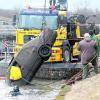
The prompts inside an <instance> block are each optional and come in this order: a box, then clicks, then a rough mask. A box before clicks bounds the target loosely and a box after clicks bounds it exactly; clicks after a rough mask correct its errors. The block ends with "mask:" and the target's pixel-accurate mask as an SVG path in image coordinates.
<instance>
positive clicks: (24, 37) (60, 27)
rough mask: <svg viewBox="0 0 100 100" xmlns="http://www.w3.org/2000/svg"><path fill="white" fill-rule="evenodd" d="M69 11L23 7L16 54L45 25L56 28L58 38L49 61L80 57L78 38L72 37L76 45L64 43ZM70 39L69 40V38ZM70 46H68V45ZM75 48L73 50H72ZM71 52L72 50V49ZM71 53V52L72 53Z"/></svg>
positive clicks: (20, 14) (20, 15)
mask: <svg viewBox="0 0 100 100" xmlns="http://www.w3.org/2000/svg"><path fill="white" fill-rule="evenodd" d="M66 22H67V13H66V11H57V10H53V11H52V12H51V11H50V10H49V9H42V8H41V9H40V8H35V9H23V10H21V11H20V13H19V21H18V29H17V31H16V47H15V48H14V52H15V54H16V53H17V52H18V51H19V50H20V49H21V48H22V46H23V45H24V44H25V43H26V42H28V41H30V40H31V39H33V38H35V37H37V36H39V35H40V33H41V30H42V28H43V25H44V24H45V25H46V27H48V28H50V29H52V30H55V31H56V32H57V38H56V41H55V43H54V46H53V48H52V55H51V57H50V58H49V60H48V61H47V62H62V61H67V62H68V61H71V60H70V56H71V57H76V58H77V57H78V56H79V51H78V50H77V48H76V47H77V43H76V42H77V39H76V38H75V40H73V39H70V40H71V42H73V43H74V44H75V45H73V44H72V46H70V44H69V43H68V42H67V43H68V44H66V45H65V46H64V45H63V44H64V40H68V39H67V36H68V34H67V24H66ZM75 34H76V37H77V38H79V37H80V29H79V26H78V25H76V29H75ZM68 41H69V40H68ZM66 46H68V47H66ZM72 49H73V50H72ZM69 50H70V51H71V52H70V51H69ZM70 53H71V54H70Z"/></svg>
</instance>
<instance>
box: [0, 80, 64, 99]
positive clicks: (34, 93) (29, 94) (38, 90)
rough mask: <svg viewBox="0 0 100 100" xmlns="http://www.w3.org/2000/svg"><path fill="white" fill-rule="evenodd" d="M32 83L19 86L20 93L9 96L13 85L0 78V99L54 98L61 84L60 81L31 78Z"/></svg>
mask: <svg viewBox="0 0 100 100" xmlns="http://www.w3.org/2000/svg"><path fill="white" fill-rule="evenodd" d="M31 83H32V85H27V86H23V87H20V92H21V94H22V95H19V96H11V94H10V93H9V92H10V91H12V90H13V87H9V86H8V85H7V84H6V82H5V81H1V80H0V100H54V99H55V97H56V96H57V95H58V94H59V91H60V88H61V86H62V85H63V82H62V81H58V82H57V81H52V80H51V81H46V80H36V79H35V80H33V81H32V82H31Z"/></svg>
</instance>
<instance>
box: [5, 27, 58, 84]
mask: <svg viewBox="0 0 100 100" xmlns="http://www.w3.org/2000/svg"><path fill="white" fill-rule="evenodd" d="M56 37H57V33H56V32H55V31H53V30H50V29H48V28H45V29H44V30H43V31H42V32H41V34H40V36H38V37H36V38H34V39H32V40H31V41H29V42H27V43H26V44H25V45H24V46H23V48H22V49H21V50H20V51H19V53H18V54H17V55H16V56H15V57H13V58H12V60H11V62H10V63H9V67H8V69H7V73H6V78H7V79H6V80H7V84H8V85H18V86H19V85H26V84H28V83H29V82H30V81H31V80H32V79H33V77H34V76H35V74H36V73H37V71H38V70H39V68H40V67H41V65H42V64H43V62H44V61H46V60H48V58H49V57H50V55H51V48H52V46H53V44H54V42H55V40H56Z"/></svg>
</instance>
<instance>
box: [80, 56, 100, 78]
mask: <svg viewBox="0 0 100 100" xmlns="http://www.w3.org/2000/svg"><path fill="white" fill-rule="evenodd" d="M91 63H92V65H93V68H94V72H95V73H96V74H98V59H97V57H95V58H94V59H93V60H92V61H91ZM89 74H90V73H89V64H88V63H87V64H83V73H82V78H83V79H86V78H88V76H89Z"/></svg>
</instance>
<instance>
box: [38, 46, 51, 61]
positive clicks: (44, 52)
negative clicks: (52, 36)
mask: <svg viewBox="0 0 100 100" xmlns="http://www.w3.org/2000/svg"><path fill="white" fill-rule="evenodd" d="M38 53H39V56H40V57H41V58H43V59H45V60H46V59H48V58H49V57H50V56H51V47H50V46H48V45H42V46H41V47H40V48H39V50H38Z"/></svg>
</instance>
